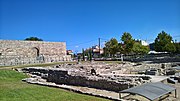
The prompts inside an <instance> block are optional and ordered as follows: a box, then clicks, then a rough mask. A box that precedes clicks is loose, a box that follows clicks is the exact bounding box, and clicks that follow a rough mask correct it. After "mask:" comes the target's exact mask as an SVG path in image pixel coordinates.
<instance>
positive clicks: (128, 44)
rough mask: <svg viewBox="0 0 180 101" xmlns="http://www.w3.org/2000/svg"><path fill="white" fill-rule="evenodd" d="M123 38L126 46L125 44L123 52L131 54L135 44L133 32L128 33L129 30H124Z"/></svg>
mask: <svg viewBox="0 0 180 101" xmlns="http://www.w3.org/2000/svg"><path fill="white" fill-rule="evenodd" d="M121 40H122V41H123V43H124V46H123V48H124V49H123V51H124V52H123V53H125V54H129V53H130V52H131V51H132V48H133V45H134V42H135V41H134V39H133V38H132V36H131V34H130V33H128V32H124V33H123V35H122V37H121Z"/></svg>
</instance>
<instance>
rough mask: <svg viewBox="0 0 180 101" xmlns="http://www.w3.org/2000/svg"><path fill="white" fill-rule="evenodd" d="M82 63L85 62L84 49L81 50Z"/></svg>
mask: <svg viewBox="0 0 180 101" xmlns="http://www.w3.org/2000/svg"><path fill="white" fill-rule="evenodd" d="M82 55H83V61H85V51H84V48H83V49H82Z"/></svg>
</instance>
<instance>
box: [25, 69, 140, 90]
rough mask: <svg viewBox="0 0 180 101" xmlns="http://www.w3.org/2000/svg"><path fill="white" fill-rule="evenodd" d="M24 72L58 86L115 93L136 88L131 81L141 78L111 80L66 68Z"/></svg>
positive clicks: (26, 70) (106, 77) (115, 78)
mask: <svg viewBox="0 0 180 101" xmlns="http://www.w3.org/2000/svg"><path fill="white" fill-rule="evenodd" d="M23 71H24V72H26V73H31V74H34V75H38V76H41V77H43V78H44V79H47V81H48V82H53V83H56V84H66V85H74V86H84V87H91V88H97V89H104V90H109V91H115V92H119V91H121V90H124V89H127V88H129V87H133V86H135V85H136V84H135V83H134V82H131V79H132V78H133V79H135V78H137V79H139V77H125V76H123V77H121V76H119V77H118V76H116V77H112V78H111V77H108V76H101V75H90V74H86V73H85V72H84V71H83V70H82V71H77V70H76V69H74V70H73V69H66V68H42V67H29V68H24V69H23ZM140 79H143V77H140Z"/></svg>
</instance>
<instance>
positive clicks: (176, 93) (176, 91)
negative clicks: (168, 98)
mask: <svg viewBox="0 0 180 101" xmlns="http://www.w3.org/2000/svg"><path fill="white" fill-rule="evenodd" d="M175 98H177V91H176V89H175Z"/></svg>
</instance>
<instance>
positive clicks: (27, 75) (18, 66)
mask: <svg viewBox="0 0 180 101" xmlns="http://www.w3.org/2000/svg"><path fill="white" fill-rule="evenodd" d="M0 42H1V47H0V52H1V61H0V64H1V67H0V91H1V93H0V100H1V101H30V100H32V101H39V100H40V101H44V100H47V101H104V100H119V101H149V100H150V101H159V100H161V101H179V100H180V96H179V94H180V61H179V59H180V58H179V55H178V54H177V55H176V56H170V55H154V56H146V57H139V58H131V59H128V58H124V61H121V60H118V59H117V60H114V61H95V60H92V61H72V59H71V58H70V56H68V55H66V44H65V43H61V42H58V43H54V42H34V41H32V42H27V41H0ZM14 44H16V45H14ZM161 86H166V87H167V88H163V87H162V88H161ZM143 87H145V88H143ZM136 88H137V89H136ZM168 88H169V89H168ZM128 91H129V92H128ZM157 92H158V93H157ZM148 94H149V95H148Z"/></svg>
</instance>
